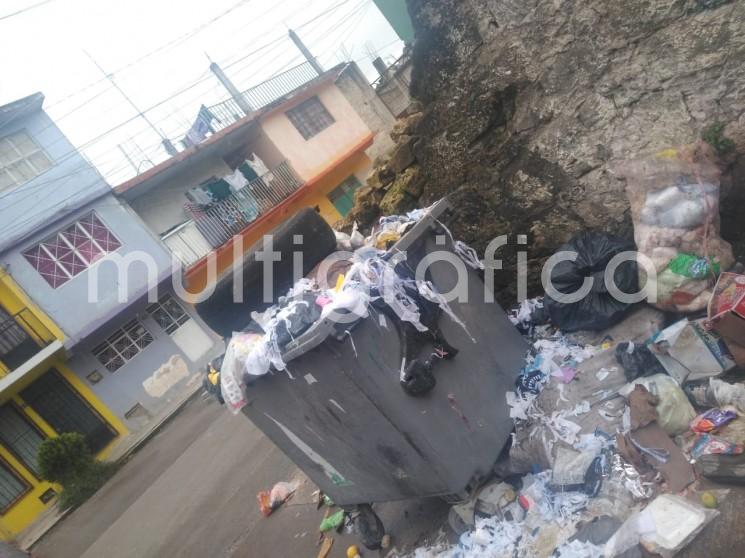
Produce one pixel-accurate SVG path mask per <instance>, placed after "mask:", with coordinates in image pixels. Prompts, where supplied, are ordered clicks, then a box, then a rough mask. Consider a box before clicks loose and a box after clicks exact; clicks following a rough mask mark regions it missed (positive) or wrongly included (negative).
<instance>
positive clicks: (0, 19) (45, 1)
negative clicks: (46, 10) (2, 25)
mask: <svg viewBox="0 0 745 558" xmlns="http://www.w3.org/2000/svg"><path fill="white" fill-rule="evenodd" d="M52 1H53V0H42V1H41V2H37V3H36V4H32V5H31V6H27V7H25V8H22V9H20V10H18V11H16V12H13V13H10V14H5V15H4V16H0V21H2V20H3V19H10V18H11V17H14V16H17V15H20V14H23V13H26V12H28V11H29V10H33V9H34V8H38V7H39V6H43V5H44V4H49V3H50V2H52Z"/></svg>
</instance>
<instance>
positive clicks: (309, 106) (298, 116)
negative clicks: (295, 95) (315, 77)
mask: <svg viewBox="0 0 745 558" xmlns="http://www.w3.org/2000/svg"><path fill="white" fill-rule="evenodd" d="M287 118H289V119H290V122H292V123H293V125H294V126H295V128H297V131H298V132H300V134H301V135H302V136H303V138H304V139H310V138H312V137H313V136H315V135H316V134H318V133H319V132H321V131H322V130H325V129H326V128H328V127H329V126H331V125H332V124H333V123H334V117H333V116H331V115H330V114H329V111H327V110H326V107H324V106H323V104H322V103H321V100H320V99H319V98H318V97H311V98H310V99H308V100H307V101H303V102H302V103H300V104H299V105H298V106H296V107H295V108H292V109H290V110H288V111H287Z"/></svg>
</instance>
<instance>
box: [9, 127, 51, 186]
mask: <svg viewBox="0 0 745 558" xmlns="http://www.w3.org/2000/svg"><path fill="white" fill-rule="evenodd" d="M51 166H52V161H51V160H50V159H49V157H47V154H46V153H44V151H43V150H42V149H41V147H39V146H38V145H37V144H36V142H35V141H34V140H33V139H31V136H29V135H28V134H27V133H26V132H24V131H23V130H21V131H20V132H15V133H14V134H10V135H9V136H5V137H3V138H0V192H2V191H3V190H9V189H11V188H14V187H16V186H20V185H21V184H23V183H25V182H28V181H29V180H31V179H32V178H34V177H36V176H39V175H40V174H41V173H43V172H44V171H45V170H47V169H48V168H49V167H51Z"/></svg>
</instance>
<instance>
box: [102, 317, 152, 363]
mask: <svg viewBox="0 0 745 558" xmlns="http://www.w3.org/2000/svg"><path fill="white" fill-rule="evenodd" d="M152 342H153V336H152V334H151V333H150V332H149V331H148V330H147V329H146V328H145V326H144V325H142V324H141V323H140V322H139V321H137V320H132V321H131V322H129V323H127V324H126V325H125V326H124V327H123V328H121V329H118V330H116V331H115V332H114V333H113V334H112V335H109V337H108V338H107V339H106V341H104V342H103V343H101V344H99V345H98V346H97V347H95V348H94V349H93V354H94V355H95V357H96V358H97V359H98V361H99V362H100V363H101V364H103V365H104V366H105V367H106V370H108V371H109V372H116V371H117V370H119V369H120V368H121V367H122V366H124V365H125V364H127V363H128V362H129V361H130V360H132V359H133V358H134V357H135V356H137V354H138V353H139V352H140V351H142V350H143V349H144V348H145V347H147V346H148V345H149V344H150V343H152Z"/></svg>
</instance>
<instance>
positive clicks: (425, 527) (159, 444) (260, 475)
mask: <svg viewBox="0 0 745 558" xmlns="http://www.w3.org/2000/svg"><path fill="white" fill-rule="evenodd" d="M283 480H296V481H298V482H299V483H300V489H299V490H298V492H297V493H296V494H295V496H294V497H293V498H292V499H291V500H290V501H289V502H288V503H287V504H286V505H285V506H284V507H283V508H281V509H279V510H278V511H277V512H275V513H274V514H273V515H272V516H271V517H269V518H264V517H263V516H262V515H261V514H260V512H259V509H258V504H257V501H256V494H257V493H258V492H259V491H260V490H267V489H269V488H271V487H272V486H273V485H274V483H276V482H278V481H283ZM314 490H315V486H313V484H312V483H311V482H310V481H309V480H307V479H306V478H305V477H304V475H303V474H302V473H301V472H300V471H299V470H298V469H297V468H296V467H295V466H294V465H293V463H292V462H290V461H289V459H287V457H285V456H284V454H282V453H281V452H280V451H279V450H278V449H277V448H276V447H275V446H274V445H273V444H272V443H271V442H270V441H269V440H268V439H266V438H265V437H264V436H263V435H262V434H261V433H260V432H259V431H258V430H257V429H256V428H254V427H253V425H252V424H251V423H250V422H249V421H248V420H247V419H245V418H244V417H242V416H238V417H233V416H232V415H230V414H229V413H228V412H227V411H226V410H225V409H224V408H223V407H220V406H219V405H218V404H217V403H216V402H214V400H212V399H199V398H197V399H195V400H193V401H192V402H190V403H189V404H188V405H187V406H186V407H185V408H184V409H183V410H182V411H181V412H180V413H179V414H178V415H177V416H176V417H174V419H173V420H172V421H170V422H169V423H168V424H166V425H165V426H164V427H163V428H162V429H161V430H160V432H158V434H157V435H156V436H154V437H153V438H152V439H151V440H150V441H149V442H148V443H147V444H146V445H145V446H144V447H143V448H142V449H140V450H139V451H138V452H137V453H136V454H135V455H134V456H133V457H132V458H131V459H130V460H129V462H128V463H127V464H126V465H124V466H123V467H122V468H121V469H120V470H119V471H118V472H117V474H116V475H115V476H114V477H113V478H112V479H111V481H109V483H107V484H106V486H104V487H103V488H102V489H101V490H100V491H99V492H98V493H96V495H95V496H94V497H93V498H91V499H90V500H89V501H88V502H86V503H85V504H84V505H83V506H81V507H80V508H78V509H77V510H75V511H74V512H73V513H72V514H70V515H69V516H68V517H66V518H65V519H64V520H63V521H62V522H60V523H59V524H57V525H56V526H55V527H54V528H53V529H52V530H51V531H50V532H49V533H47V535H45V537H44V538H42V539H41V541H39V542H38V543H37V544H36V545H35V546H34V547H33V548H32V553H33V555H34V556H35V557H37V558H104V557H105V558H170V557H176V556H177V557H180V558H192V557H193V558H206V557H209V558H228V557H241V558H242V557H253V556H256V557H262V558H265V557H267V556H287V557H292V558H302V557H315V556H317V555H318V550H319V547H318V546H317V544H318V526H319V524H320V522H321V520H322V519H323V514H324V510H323V509H321V510H317V509H316V506H315V503H314V502H313V498H312V493H313V491H314ZM447 510H448V507H447V505H445V504H444V503H443V502H441V501H440V500H436V499H433V500H423V501H408V502H397V503H390V504H383V505H379V506H376V511H377V513H378V514H379V515H380V516H381V518H382V519H383V521H384V523H385V524H386V528H387V530H388V532H389V533H390V534H391V535H392V538H393V545H394V546H396V547H397V548H407V547H411V545H413V544H415V543H416V542H417V541H421V540H422V539H423V538H424V537H425V536H428V535H431V533H433V532H435V531H437V530H438V529H439V528H440V527H441V526H442V525H443V524H444V523H445V518H446V516H447ZM333 538H334V546H333V548H332V551H331V554H330V555H329V556H330V557H332V558H334V557H339V558H341V557H344V556H345V555H346V548H347V546H348V545H350V544H358V539H357V537H356V536H355V535H354V534H341V535H338V534H336V533H334V534H333ZM377 555H378V552H374V553H373V552H367V553H365V556H366V557H367V556H377Z"/></svg>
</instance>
